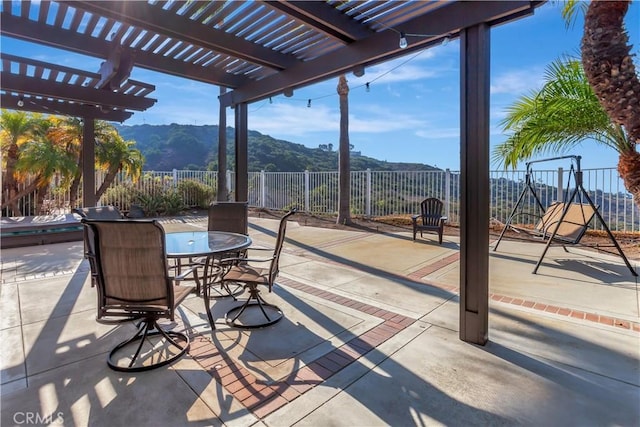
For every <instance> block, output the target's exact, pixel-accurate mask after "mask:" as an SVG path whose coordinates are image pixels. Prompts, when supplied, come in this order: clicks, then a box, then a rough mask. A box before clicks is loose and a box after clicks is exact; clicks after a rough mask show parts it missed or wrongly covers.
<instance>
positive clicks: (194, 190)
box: [177, 179, 216, 208]
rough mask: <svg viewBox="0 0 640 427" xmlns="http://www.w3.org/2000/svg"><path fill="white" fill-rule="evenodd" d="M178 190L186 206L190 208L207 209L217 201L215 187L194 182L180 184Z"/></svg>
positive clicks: (188, 181) (185, 181) (187, 181)
mask: <svg viewBox="0 0 640 427" xmlns="http://www.w3.org/2000/svg"><path fill="white" fill-rule="evenodd" d="M177 187H178V188H177V190H178V192H179V193H180V194H182V198H183V201H184V204H185V205H187V206H189V207H199V208H206V207H207V206H209V204H210V203H211V202H212V201H213V200H215V197H216V191H215V189H214V188H213V187H211V186H208V185H206V184H203V183H201V182H198V181H194V180H190V179H187V180H184V181H180V182H178V186H177Z"/></svg>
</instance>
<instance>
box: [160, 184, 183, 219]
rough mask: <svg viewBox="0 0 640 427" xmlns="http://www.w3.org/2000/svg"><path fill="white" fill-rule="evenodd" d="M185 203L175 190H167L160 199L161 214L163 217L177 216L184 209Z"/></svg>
mask: <svg viewBox="0 0 640 427" xmlns="http://www.w3.org/2000/svg"><path fill="white" fill-rule="evenodd" d="M185 207H186V206H185V203H184V200H183V198H182V195H181V194H180V192H179V191H177V190H167V192H166V193H164V195H163V197H162V214H164V215H170V216H171V215H177V214H179V213H180V212H181V211H182V210H183V209H184V208H185Z"/></svg>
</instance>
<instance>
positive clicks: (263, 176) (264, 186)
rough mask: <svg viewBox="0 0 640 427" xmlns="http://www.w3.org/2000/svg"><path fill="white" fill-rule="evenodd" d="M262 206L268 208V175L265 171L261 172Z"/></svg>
mask: <svg viewBox="0 0 640 427" xmlns="http://www.w3.org/2000/svg"><path fill="white" fill-rule="evenodd" d="M260 206H261V207H263V208H265V207H267V175H266V173H265V172H264V170H261V171H260Z"/></svg>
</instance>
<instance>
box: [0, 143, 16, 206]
mask: <svg viewBox="0 0 640 427" xmlns="http://www.w3.org/2000/svg"><path fill="white" fill-rule="evenodd" d="M17 162H18V144H17V143H16V142H12V143H11V145H9V149H8V150H7V165H6V173H5V178H4V181H3V183H2V187H3V188H2V195H3V196H5V197H6V200H3V201H2V208H3V209H4V208H5V207H7V208H8V209H9V212H10V215H11V216H19V215H20V208H19V207H18V200H19V198H17V197H16V194H18V182H17V181H16V177H15V175H14V173H15V170H16V163H17Z"/></svg>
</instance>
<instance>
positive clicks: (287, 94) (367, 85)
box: [252, 36, 449, 111]
mask: <svg viewBox="0 0 640 427" xmlns="http://www.w3.org/2000/svg"><path fill="white" fill-rule="evenodd" d="M448 38H449V36H447V37H445V40H443V44H444V43H445V42H446V40H448ZM427 49H429V48H428V47H425V48H424V49H421V50H419V51H418V52H416V53H415V54H414V55H413V56H411V57H410V58H407V60H406V61H403V62H401V63H400V64H398V65H396V66H395V67H393V68H391V69H389V70H387V71H385V72H384V73H382V74H380V75H379V76H377V77H376V78H375V79H373V80H370V81H368V82H366V83H364V84H361V85H359V86H355V87H353V88H351V89H352V90H353V89H358V88H361V87H364V88H365V91H366V92H370V91H371V83H373V82H375V81H376V80H379V79H381V78H382V77H384V76H386V75H387V74H389V73H391V72H393V71H395V70H397V69H398V68H400V67H402V66H403V65H405V64H406V63H408V62H410V61H412V60H414V59H415V58H417V57H418V56H419V55H421V54H422V53H423V52H424V51H426V50H427ZM359 69H362V70H364V66H362V68H359V67H358V68H357V69H356V70H359ZM354 74H355V73H354ZM283 95H284V96H285V97H287V98H291V97H292V96H293V89H291V88H287V89H285V90H284V91H283ZM331 96H337V94H336V93H331V94H326V95H322V96H317V97H315V98H307V99H306V101H307V108H311V101H313V100H318V99H322V98H328V97H331ZM292 100H293V101H305V100H304V99H292ZM268 102H269V104H273V99H272V97H269V101H268ZM266 104H267V100H265V101H264V103H263V104H262V105H260V106H259V107H258V108H256V109H255V110H252V111H257V110H259V109H261V108H262V107H264V106H265V105H266Z"/></svg>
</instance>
